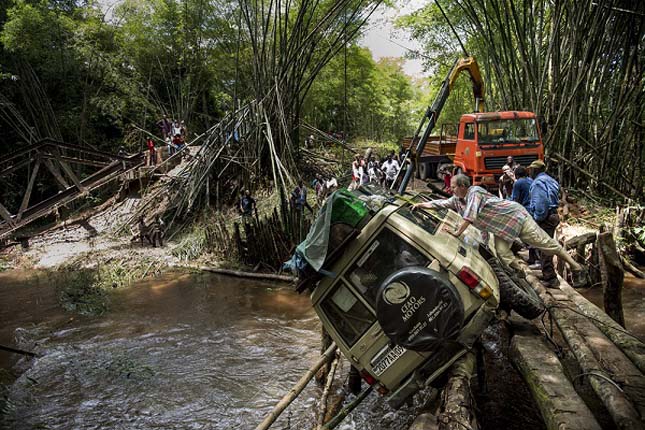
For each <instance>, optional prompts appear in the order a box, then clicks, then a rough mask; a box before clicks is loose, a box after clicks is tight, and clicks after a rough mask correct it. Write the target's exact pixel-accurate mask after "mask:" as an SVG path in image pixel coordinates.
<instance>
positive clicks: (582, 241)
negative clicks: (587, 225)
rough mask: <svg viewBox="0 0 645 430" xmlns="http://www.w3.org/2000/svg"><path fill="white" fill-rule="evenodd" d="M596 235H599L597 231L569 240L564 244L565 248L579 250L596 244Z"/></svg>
mask: <svg viewBox="0 0 645 430" xmlns="http://www.w3.org/2000/svg"><path fill="white" fill-rule="evenodd" d="M596 235H597V233H596V232H595V231H591V232H588V233H583V234H581V235H578V236H574V237H572V238H569V239H567V240H566V241H565V242H564V248H565V249H573V248H576V249H577V248H578V247H580V246H584V245H587V244H589V243H594V242H595V241H596Z"/></svg>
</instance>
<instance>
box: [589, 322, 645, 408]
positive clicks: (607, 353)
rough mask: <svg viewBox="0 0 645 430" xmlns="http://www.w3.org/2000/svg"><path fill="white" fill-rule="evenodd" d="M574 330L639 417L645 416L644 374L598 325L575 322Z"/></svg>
mask: <svg viewBox="0 0 645 430" xmlns="http://www.w3.org/2000/svg"><path fill="white" fill-rule="evenodd" d="M576 330H577V331H578V333H580V335H581V336H582V337H583V338H584V340H585V343H586V344H587V345H589V348H590V349H591V350H592V351H593V353H594V356H595V357H596V359H597V360H598V363H600V364H601V365H602V367H603V369H604V370H605V371H606V372H607V373H608V374H609V375H611V378H612V380H613V381H614V382H616V383H617V384H618V385H619V386H620V387H621V388H622V390H623V391H624V393H625V395H626V396H627V398H629V400H630V401H631V402H632V403H633V404H634V407H635V408H636V410H637V411H638V413H639V415H640V416H641V419H643V418H645V393H644V392H643V389H644V388H645V376H643V374H642V373H641V372H640V370H639V369H638V368H637V367H636V366H635V365H634V363H632V362H631V361H630V360H629V359H628V358H627V357H626V356H625V354H623V352H622V351H621V350H620V349H618V348H617V347H616V345H614V344H612V343H611V341H610V340H609V339H608V338H607V336H605V335H604V334H603V333H602V332H601V331H600V330H599V329H598V327H596V326H595V325H593V324H590V323H588V321H585V324H577V325H576Z"/></svg>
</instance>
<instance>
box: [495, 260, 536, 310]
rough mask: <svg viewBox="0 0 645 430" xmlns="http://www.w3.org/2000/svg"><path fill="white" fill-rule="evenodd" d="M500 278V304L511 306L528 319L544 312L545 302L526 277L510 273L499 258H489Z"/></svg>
mask: <svg viewBox="0 0 645 430" xmlns="http://www.w3.org/2000/svg"><path fill="white" fill-rule="evenodd" d="M488 264H489V265H490V266H491V268H492V269H493V271H494V272H495V275H497V279H498V280H499V294H500V306H502V307H503V308H504V307H507V308H510V309H512V310H514V311H515V312H517V313H518V314H519V315H521V316H523V317H524V318H526V319H529V320H532V319H534V318H537V317H539V316H540V315H542V314H543V313H544V303H542V299H540V296H538V294H537V292H536V291H535V290H534V289H533V287H531V285H530V284H529V283H528V282H526V279H522V278H519V277H518V276H516V275H509V274H508V273H507V272H506V270H504V268H503V267H502V264H501V262H500V261H499V260H498V259H497V258H490V259H488Z"/></svg>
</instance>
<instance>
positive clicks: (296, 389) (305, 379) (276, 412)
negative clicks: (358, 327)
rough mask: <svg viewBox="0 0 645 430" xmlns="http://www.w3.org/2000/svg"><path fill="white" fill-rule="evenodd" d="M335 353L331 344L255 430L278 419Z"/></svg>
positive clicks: (267, 426) (334, 346)
mask: <svg viewBox="0 0 645 430" xmlns="http://www.w3.org/2000/svg"><path fill="white" fill-rule="evenodd" d="M335 352H336V344H335V343H333V344H331V346H330V347H329V348H327V350H326V351H325V353H324V354H323V355H322V356H320V358H319V359H318V361H316V363H314V364H313V365H312V366H311V367H310V368H309V370H307V371H306V372H305V374H304V375H302V377H301V378H300V380H299V381H298V382H297V383H296V385H294V386H293V388H292V389H291V390H290V391H289V393H287V394H286V395H285V396H284V397H283V398H282V399H281V400H280V401H279V402H278V403H277V404H276V405H275V407H274V408H273V410H272V411H271V412H270V413H269V414H268V415H267V417H266V418H265V419H264V420H263V421H262V422H261V423H260V424H259V425H258V426H257V427H256V428H255V430H266V429H268V428H269V427H271V425H272V424H273V423H274V422H275V420H277V419H278V417H279V416H280V414H282V412H284V410H285V409H286V408H287V406H289V405H290V404H291V402H293V401H294V399H295V398H296V397H298V395H299V394H300V393H301V392H302V390H303V389H304V388H305V387H306V386H307V384H308V383H309V381H311V379H312V378H313V377H314V376H315V375H316V372H317V371H318V369H320V368H321V367H322V366H324V365H325V363H327V362H328V361H329V360H331V357H333V355H334V353H335Z"/></svg>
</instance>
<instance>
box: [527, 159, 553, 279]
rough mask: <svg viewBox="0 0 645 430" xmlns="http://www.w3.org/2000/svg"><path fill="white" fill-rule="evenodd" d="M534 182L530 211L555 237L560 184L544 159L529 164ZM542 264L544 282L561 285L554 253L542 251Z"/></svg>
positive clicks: (547, 231) (531, 189)
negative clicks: (551, 173) (547, 170)
mask: <svg viewBox="0 0 645 430" xmlns="http://www.w3.org/2000/svg"><path fill="white" fill-rule="evenodd" d="M529 170H530V171H531V177H533V183H532V184H531V188H530V189H529V193H530V196H531V202H530V204H529V212H530V213H531V216H532V217H533V219H534V220H535V222H536V223H537V224H538V225H539V226H540V227H541V228H542V230H544V231H545V232H546V234H548V235H549V237H553V235H554V234H555V229H556V227H557V226H558V224H560V216H559V215H558V204H559V201H560V185H559V184H558V182H557V181H556V180H555V179H553V178H552V177H551V176H549V175H547V174H546V173H545V170H546V167H545V165H544V162H543V161H542V160H535V161H534V162H532V163H531V165H530V166H529ZM540 263H541V265H542V283H543V284H544V285H545V286H547V287H557V286H558V285H560V281H558V275H557V274H556V273H555V269H554V267H553V255H550V254H549V255H547V254H545V253H540Z"/></svg>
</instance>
